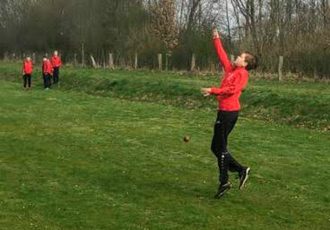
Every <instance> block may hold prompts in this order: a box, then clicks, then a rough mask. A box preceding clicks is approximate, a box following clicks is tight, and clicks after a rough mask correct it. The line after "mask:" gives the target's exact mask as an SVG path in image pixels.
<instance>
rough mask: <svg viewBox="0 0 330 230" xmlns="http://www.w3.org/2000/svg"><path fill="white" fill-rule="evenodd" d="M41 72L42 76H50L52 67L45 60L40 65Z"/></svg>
mask: <svg viewBox="0 0 330 230" xmlns="http://www.w3.org/2000/svg"><path fill="white" fill-rule="evenodd" d="M42 72H43V73H44V74H52V73H53V66H52V64H51V63H50V61H49V60H48V59H47V60H46V61H43V63H42Z"/></svg>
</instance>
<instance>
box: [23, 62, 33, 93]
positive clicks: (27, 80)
mask: <svg viewBox="0 0 330 230" xmlns="http://www.w3.org/2000/svg"><path fill="white" fill-rule="evenodd" d="M22 69H23V81H24V83H23V86H24V89H30V88H31V77H32V71H33V64H32V60H31V58H30V57H26V59H25V60H24V61H23V68H22ZM26 87H28V88H26Z"/></svg>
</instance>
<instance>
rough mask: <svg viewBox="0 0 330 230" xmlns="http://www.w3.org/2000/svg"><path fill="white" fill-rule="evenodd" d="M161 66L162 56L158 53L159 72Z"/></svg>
mask: <svg viewBox="0 0 330 230" xmlns="http://www.w3.org/2000/svg"><path fill="white" fill-rule="evenodd" d="M162 64H163V58H162V54H161V53H159V54H158V69H159V70H160V71H162V69H163V66H162Z"/></svg>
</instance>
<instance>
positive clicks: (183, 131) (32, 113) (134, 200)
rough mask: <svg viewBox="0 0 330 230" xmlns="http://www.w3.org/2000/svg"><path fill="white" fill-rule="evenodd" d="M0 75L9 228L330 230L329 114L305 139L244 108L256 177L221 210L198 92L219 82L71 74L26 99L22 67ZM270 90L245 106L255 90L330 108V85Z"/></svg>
mask: <svg viewBox="0 0 330 230" xmlns="http://www.w3.org/2000/svg"><path fill="white" fill-rule="evenodd" d="M6 68H7V69H10V70H9V71H7V72H6V71H5V69H6ZM0 69H1V70H2V72H0V79H3V80H0V83H1V84H0V98H1V107H0V127H1V130H0V147H1V148H0V151H1V152H0V229H10V230H12V229H328V226H329V224H330V215H329V213H330V192H329V191H330V184H329V178H330V172H329V165H330V155H329V148H330V138H329V132H327V131H325V132H324V131H323V132H322V130H323V128H324V127H327V125H328V124H329V121H328V116H329V115H328V114H326V115H324V114H316V115H315V116H316V117H318V116H323V117H324V119H325V121H323V122H322V123H317V121H315V120H314V117H310V116H305V117H304V119H307V121H309V122H311V123H312V124H320V126H318V127H321V128H320V129H306V128H295V127H294V126H292V125H291V124H289V123H286V122H282V121H281V122H280V121H279V119H278V118H277V117H276V116H274V118H273V119H260V117H259V116H256V117H255V118H253V116H252V115H251V114H252V111H253V110H249V108H245V109H246V110H245V111H242V116H241V117H240V120H239V122H238V124H237V126H236V128H235V130H234V131H233V133H232V134H231V136H230V146H229V148H230V149H231V151H232V152H233V154H234V156H236V158H237V159H238V160H240V161H242V162H243V163H245V164H247V165H249V166H250V167H251V168H252V171H251V177H250V179H249V181H248V183H247V187H246V189H245V190H243V191H239V190H238V189H237V187H234V188H233V189H232V190H231V191H230V192H229V193H228V194H226V196H225V197H224V199H222V200H214V199H213V195H214V193H215V192H216V189H217V164H216V161H215V158H214V157H213V155H212V154H211V151H210V139H211V137H212V126H213V122H214V119H215V115H216V113H215V110H214V109H215V108H216V102H215V101H214V100H206V99H203V98H202V99H199V97H200V96H199V95H197V93H198V90H199V87H200V86H208V84H210V83H212V82H216V81H214V80H212V79H209V78H207V79H195V78H187V77H185V78H183V77H177V78H175V76H172V75H171V76H167V77H166V76H163V75H162V74H157V73H154V74H149V76H144V73H143V72H137V73H134V74H132V73H130V72H123V73H121V72H119V71H118V72H116V73H114V74H113V75H111V76H112V77H113V78H112V79H105V80H104V79H102V78H101V77H98V75H102V73H103V72H105V71H92V70H85V71H82V70H80V72H79V70H73V69H69V70H67V72H63V82H62V85H61V88H55V89H53V90H51V91H44V90H42V89H41V87H40V84H39V83H38V84H37V85H36V86H35V88H34V89H33V90H31V91H24V90H22V87H21V83H20V81H19V80H18V79H17V78H16V79H15V78H13V76H14V71H13V68H12V67H8V65H7V66H2V67H1V68H0ZM93 74H94V75H93ZM78 75H79V77H78ZM131 75H134V76H133V77H132V76H131ZM72 76H77V78H76V79H72V78H70V77H72ZM84 76H86V79H87V80H86V79H84ZM89 76H90V77H89ZM109 76H110V75H109ZM156 77H159V78H161V77H163V78H161V79H159V78H158V79H157V78H156ZM152 78H156V79H157V80H155V82H156V83H154V84H155V85H154V86H153V83H152V80H151V79H152ZM83 80H86V81H88V82H89V84H86V85H83V86H81V85H79V84H76V85H74V84H71V83H73V81H76V82H77V81H81V82H83ZM97 81H99V82H101V83H99V84H98V85H97V84H96V83H95V82H97ZM107 81H109V82H110V83H109V82H108V83H109V84H110V85H106V84H105V82H107ZM69 82H70V84H69ZM111 82H112V85H111ZM113 82H116V83H113ZM139 82H140V83H139ZM148 82H149V85H147V86H148V87H147V86H146V84H147V83H148ZM159 82H161V83H159ZM179 83H180V84H179ZM125 84H126V85H128V86H132V85H134V84H138V86H139V87H140V88H139V87H138V88H137V89H131V88H129V89H131V90H127V89H126V91H125V90H124V86H125ZM139 84H140V85H139ZM161 84H163V85H162V88H161V89H163V91H162V90H159V89H160V88H159V87H160V86H159V85H161ZM272 84H273V85H274V83H272V82H255V83H254V82H252V83H251V88H250V89H249V90H251V91H248V92H247V94H246V95H245V100H247V98H249V97H252V96H253V95H255V94H254V92H260V95H261V96H260V98H259V100H266V99H263V98H262V95H266V94H265V92H268V90H267V89H268V88H269V89H271V90H272V92H280V91H281V92H283V94H278V95H281V96H283V95H284V96H285V95H302V97H303V98H308V96H306V95H308V94H312V92H313V91H315V92H321V91H322V90H323V91H322V92H323V94H322V93H321V94H320V95H318V96H317V98H318V99H319V100H316V101H315V102H313V100H310V101H307V102H306V106H308V105H309V103H314V105H316V106H319V105H320V106H321V105H326V106H328V105H327V103H328V101H326V100H327V99H328V96H329V95H328V92H325V90H327V89H328V88H327V87H328V86H327V85H325V86H324V85H322V84H319V85H314V86H312V87H310V86H308V87H305V86H307V83H302V84H301V85H299V86H296V87H295V88H296V91H292V90H289V88H290V86H287V85H283V87H279V86H278V85H277V86H276V85H274V86H272ZM74 86H76V88H74ZM144 86H145V88H143V87H144ZM121 87H122V88H121ZM153 87H154V88H153ZM173 87H178V88H177V89H173ZM293 87H294V86H293V84H292V87H291V88H293ZM95 88H96V89H98V90H95ZM166 88H169V89H173V91H172V92H171V94H174V95H176V94H179V95H177V96H178V97H180V99H179V100H178V101H175V100H174V99H173V98H171V95H167V91H166V90H165V89H166ZM193 88H196V89H195V90H193ZM78 89H79V90H78ZM184 89H186V91H184ZM252 89H258V90H259V91H258V90H255V91H252ZM299 89H301V90H299ZM147 90H149V92H147V93H146V91H147ZM142 91H143V93H142ZM157 92H158V94H157ZM180 92H183V93H182V95H181V94H180ZM249 92H250V93H249ZM184 93H186V94H187V95H186V96H187V98H189V100H190V103H185V102H184V97H185V94H184ZM143 95H147V96H146V97H145V98H143ZM148 95H149V96H148ZM155 95H159V96H158V97H156V96H155ZM256 96H257V95H255V97H256ZM284 96H283V97H284ZM181 97H182V98H181ZM297 98H298V97H297ZM152 99H153V100H152ZM286 99H287V100H289V99H290V97H287V98H286ZM180 100H181V101H180ZM256 101H257V99H256ZM256 103H257V102H256ZM272 103H273V102H272V101H270V102H269V104H268V105H271V104H272ZM249 106H252V105H249ZM258 108H259V111H260V113H261V112H262V111H263V112H265V113H267V116H268V117H272V115H273V114H272V113H269V112H268V111H271V109H267V108H265V109H264V110H262V109H260V108H261V107H258ZM258 108H257V107H256V108H254V111H257V110H258ZM326 108H327V107H326ZM322 111H323V110H322ZM301 116H303V115H301ZM276 121H279V122H276ZM306 123H308V122H306ZM295 124H297V123H295ZM184 135H190V136H191V141H190V142H189V143H184V142H183V141H182V138H183V136H184ZM231 181H232V183H234V184H237V186H238V181H237V179H236V178H235V175H231Z"/></svg>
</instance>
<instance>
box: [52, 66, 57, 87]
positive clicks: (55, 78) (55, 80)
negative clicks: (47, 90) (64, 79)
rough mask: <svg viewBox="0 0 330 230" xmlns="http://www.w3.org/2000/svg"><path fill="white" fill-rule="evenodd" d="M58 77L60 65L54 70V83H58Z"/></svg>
mask: <svg viewBox="0 0 330 230" xmlns="http://www.w3.org/2000/svg"><path fill="white" fill-rule="evenodd" d="M57 79H58V67H54V72H53V83H54V84H56V83H57Z"/></svg>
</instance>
